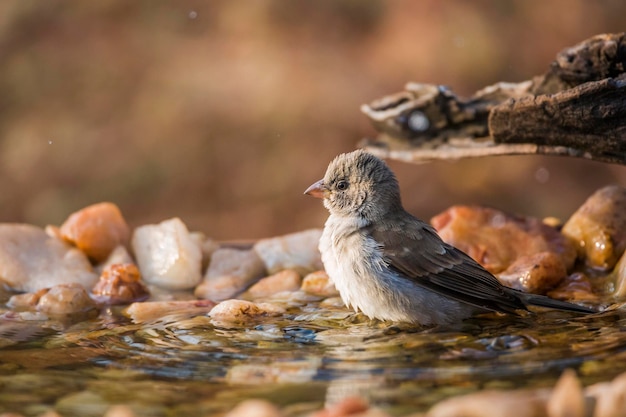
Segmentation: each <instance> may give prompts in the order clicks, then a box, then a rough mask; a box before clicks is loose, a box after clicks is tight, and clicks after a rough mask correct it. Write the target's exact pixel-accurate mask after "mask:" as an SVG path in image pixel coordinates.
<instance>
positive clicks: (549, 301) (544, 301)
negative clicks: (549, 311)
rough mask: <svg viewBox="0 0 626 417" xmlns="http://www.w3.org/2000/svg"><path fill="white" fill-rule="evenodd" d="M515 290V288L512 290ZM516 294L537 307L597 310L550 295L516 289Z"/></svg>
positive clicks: (565, 309)
mask: <svg viewBox="0 0 626 417" xmlns="http://www.w3.org/2000/svg"><path fill="white" fill-rule="evenodd" d="M514 291H515V290H514ZM516 292H517V293H518V294H517V295H518V296H519V297H520V298H521V300H522V301H523V302H524V304H526V305H533V306H537V307H547V308H553V309H555V310H563V311H572V312H574V313H581V314H593V313H597V311H595V310H592V309H590V308H588V307H583V306H579V305H577V304H572V303H568V302H566V301H560V300H555V299H553V298H550V297H546V296H543V295H537V294H528V293H525V292H519V291H516Z"/></svg>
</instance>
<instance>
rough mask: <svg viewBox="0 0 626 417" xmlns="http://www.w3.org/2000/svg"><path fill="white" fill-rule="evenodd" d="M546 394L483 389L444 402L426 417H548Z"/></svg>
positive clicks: (547, 392) (431, 410) (541, 392)
mask: <svg viewBox="0 0 626 417" xmlns="http://www.w3.org/2000/svg"><path fill="white" fill-rule="evenodd" d="M548 395H549V391H547V390H545V391H530V390H528V391H522V390H520V391H493V390H485V391H479V392H476V393H473V394H468V395H461V396H458V397H452V398H449V399H447V400H443V401H441V402H440V403H438V404H436V405H435V406H434V407H432V408H431V409H430V410H429V411H428V413H426V417H485V416H486V415H488V416H489V417H511V416H515V417H543V416H545V417H548V416H547V415H546V414H545V412H542V411H541V410H545V404H546V400H547V397H548Z"/></svg>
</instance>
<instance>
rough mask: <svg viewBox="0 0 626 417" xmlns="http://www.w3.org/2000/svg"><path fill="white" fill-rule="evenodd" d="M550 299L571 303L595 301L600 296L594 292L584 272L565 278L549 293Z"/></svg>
mask: <svg viewBox="0 0 626 417" xmlns="http://www.w3.org/2000/svg"><path fill="white" fill-rule="evenodd" d="M547 295H548V296H549V297H550V298H556V299H557V300H569V301H595V300H597V299H598V296H597V295H596V294H594V292H593V286H592V284H591V281H590V280H589V278H588V277H587V276H586V275H585V274H583V273H582V272H574V273H573V274H571V275H568V276H567V277H565V279H564V280H562V281H561V283H560V284H559V285H558V286H557V287H556V288H554V289H553V290H550V291H548V293H547Z"/></svg>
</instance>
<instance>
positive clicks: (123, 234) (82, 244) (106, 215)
mask: <svg viewBox="0 0 626 417" xmlns="http://www.w3.org/2000/svg"><path fill="white" fill-rule="evenodd" d="M59 231H60V233H61V236H63V239H65V240H67V241H68V242H70V243H72V244H73V245H75V246H76V247H77V248H78V249H80V250H82V251H83V252H85V254H86V255H87V256H88V257H89V258H90V259H93V260H94V261H96V262H102V261H104V260H105V259H106V258H107V257H108V256H109V254H110V253H111V251H112V250H113V249H115V247H116V246H119V245H128V238H129V237H130V228H129V227H128V224H127V223H126V220H125V219H124V216H122V212H121V211H120V209H119V208H118V207H117V206H116V205H115V204H113V203H107V202H105V203H98V204H93V205H91V206H88V207H85V208H83V209H82V210H79V211H77V212H75V213H72V214H71V215H70V216H69V217H68V218H67V220H65V222H64V223H63V225H61V228H60V229H59Z"/></svg>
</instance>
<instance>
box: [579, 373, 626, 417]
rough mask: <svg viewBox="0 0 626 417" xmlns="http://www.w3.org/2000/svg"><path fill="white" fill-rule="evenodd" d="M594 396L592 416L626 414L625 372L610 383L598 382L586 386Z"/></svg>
mask: <svg viewBox="0 0 626 417" xmlns="http://www.w3.org/2000/svg"><path fill="white" fill-rule="evenodd" d="M586 392H587V393H588V394H590V395H591V396H593V397H595V399H596V405H595V410H594V414H593V416H594V417H622V416H624V415H626V373H623V374H621V375H619V376H617V377H616V378H615V379H614V380H613V381H611V382H610V383H600V384H596V385H592V386H590V387H588V388H587V390H586Z"/></svg>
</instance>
